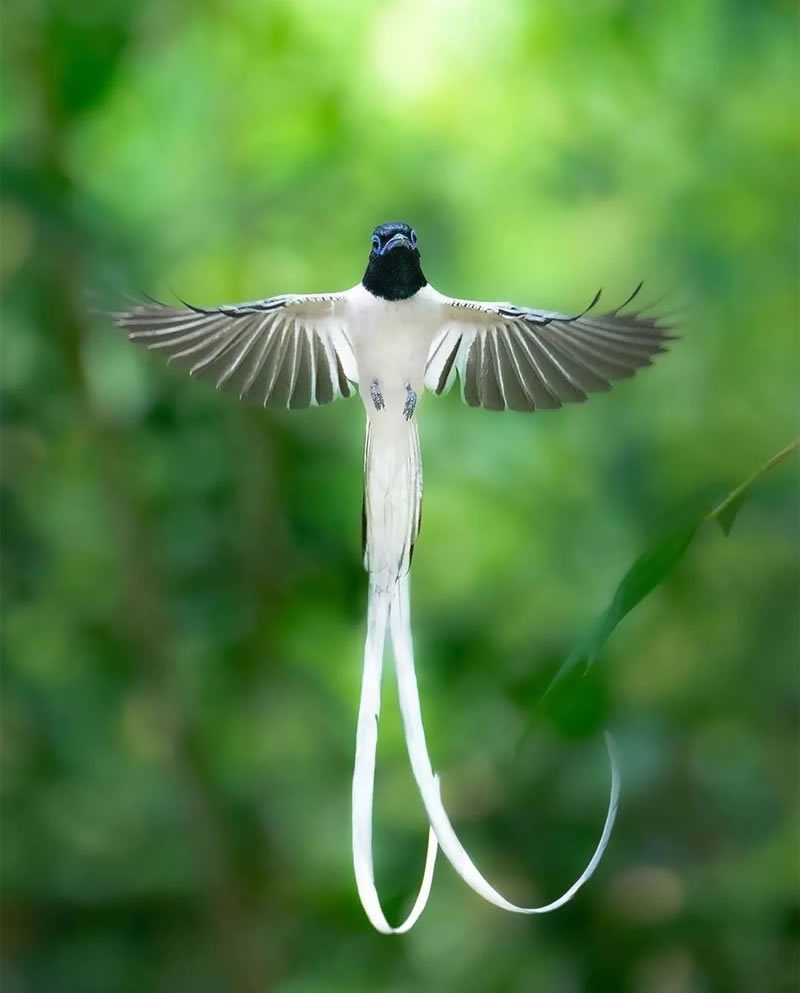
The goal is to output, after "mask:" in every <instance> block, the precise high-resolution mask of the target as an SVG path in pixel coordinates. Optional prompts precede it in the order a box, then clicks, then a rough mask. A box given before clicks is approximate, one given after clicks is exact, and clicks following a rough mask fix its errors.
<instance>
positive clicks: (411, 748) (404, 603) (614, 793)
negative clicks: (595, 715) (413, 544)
mask: <svg viewBox="0 0 800 993" xmlns="http://www.w3.org/2000/svg"><path fill="white" fill-rule="evenodd" d="M389 617H390V629H391V635H392V647H393V652H394V662H395V673H396V676H397V690H398V694H399V697H400V710H401V712H402V716H403V725H404V727H405V732H406V744H407V746H408V755H409V759H410V760H411V769H412V771H413V773H414V778H415V779H416V781H417V786H418V787H419V791H420V793H421V795H422V801H423V803H424V804H425V809H426V811H427V813H428V818H429V820H430V823H431V826H432V828H433V830H434V831H435V832H436V840H437V841H438V843H439V846H440V847H441V849H442V852H443V853H444V855H445V856H446V857H447V859H448V860H449V861H450V863H451V864H452V866H453V868H454V869H455V870H456V872H457V873H458V874H459V875H460V876H461V878H462V879H463V880H464V882H465V883H466V884H467V885H468V886H469V887H471V888H472V889H473V890H475V892H476V893H478V894H479V895H480V896H482V897H483V898H484V900H488V902H489V903H492V904H494V905H495V906H496V907H500V908H501V909H502V910H509V911H512V912H514V913H518V914H546V913H549V912H550V911H552V910H556V909H557V908H558V907H561V906H563V905H564V904H565V903H567V902H568V901H569V900H571V899H572V897H573V896H574V895H575V894H576V893H577V892H578V890H579V889H580V888H581V886H583V884H584V883H585V882H586V881H587V880H588V879H589V878H590V876H591V875H592V873H593V872H594V870H595V869H596V868H597V864H598V863H599V861H600V859H601V858H602V856H603V852H604V851H605V849H606V845H607V844H608V840H609V838H610V836H611V830H612V828H613V826H614V819H615V817H616V814H617V803H618V800H619V782H620V780H619V768H618V766H617V759H616V751H615V747H614V742H613V740H612V738H611V735H609V734H606V736H605V738H606V747H607V749H608V758H609V762H610V764H611V793H610V798H609V803H608V812H607V814H606V820H605V824H604V826H603V831H602V834H601V835H600V840H599V842H598V843H597V847H596V848H595V851H594V854H593V855H592V857H591V859H590V860H589V863H588V864H587V866H586V868H585V869H584V870H583V872H582V873H581V875H580V876H579V877H578V879H577V880H576V881H575V882H574V883H573V884H572V885H571V886H570V887H569V889H568V890H566V892H564V893H563V894H562V895H561V896H560V897H559V898H558V899H557V900H554V901H553V902H552V903H548V904H545V905H543V906H540V907H519V906H517V905H516V904H514V903H511V902H510V901H509V900H506V899H505V897H504V896H502V894H500V893H498V892H497V890H496V889H494V887H493V886H491V884H490V883H489V882H487V880H486V879H485V878H484V877H483V875H481V873H480V871H479V870H478V868H477V867H476V865H475V863H474V862H473V861H472V859H471V858H470V857H469V855H468V854H467V851H466V849H465V848H464V846H463V845H462V844H461V842H460V841H459V839H458V836H457V835H456V833H455V830H454V829H453V825H452V824H451V823H450V818H449V817H448V816H447V811H446V810H445V808H444V804H443V803H442V797H441V789H440V786H439V779H438V777H437V776H436V775H435V774H434V772H433V769H432V768H431V761H430V758H429V756H428V749H427V745H426V743H425V730H424V728H423V725H422V713H421V710H420V703H419V691H418V688H417V678H416V674H415V672H414V654H413V647H412V641H411V625H410V618H409V604H408V576H407V575H406V576H403V577H401V578H400V579H399V580H398V581H397V583H396V585H395V587H394V590H393V593H392V600H391V605H390V613H389Z"/></svg>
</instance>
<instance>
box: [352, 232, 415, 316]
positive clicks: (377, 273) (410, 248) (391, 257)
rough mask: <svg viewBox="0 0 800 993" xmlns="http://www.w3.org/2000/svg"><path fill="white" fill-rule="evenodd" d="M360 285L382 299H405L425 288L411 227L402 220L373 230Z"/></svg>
mask: <svg viewBox="0 0 800 993" xmlns="http://www.w3.org/2000/svg"><path fill="white" fill-rule="evenodd" d="M362 282H363V284H364V286H365V287H366V288H367V289H368V290H369V291H370V293H372V294H373V295H374V296H378V297H382V298H383V299H384V300H406V299H408V297H412V296H414V294H415V293H416V292H417V291H418V290H420V289H421V288H422V287H423V286H425V285H426V282H427V280H426V279H425V276H424V275H423V273H422V267H421V265H420V255H419V249H418V248H417V234H416V232H415V231H414V229H413V228H411V227H409V225H408V224H404V223H403V222H402V221H389V222H388V223H386V224H379V225H378V226H377V227H376V228H375V230H374V231H373V232H372V246H371V248H370V253H369V262H368V263H367V271H366V272H365V273H364V279H363V280H362Z"/></svg>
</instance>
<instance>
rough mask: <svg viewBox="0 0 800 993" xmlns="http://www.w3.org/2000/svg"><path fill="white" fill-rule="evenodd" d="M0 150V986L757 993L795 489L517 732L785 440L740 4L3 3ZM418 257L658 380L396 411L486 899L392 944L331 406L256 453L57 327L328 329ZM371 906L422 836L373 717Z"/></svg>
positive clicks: (794, 703) (788, 656) (426, 693)
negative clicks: (571, 664) (402, 250)
mask: <svg viewBox="0 0 800 993" xmlns="http://www.w3.org/2000/svg"><path fill="white" fill-rule="evenodd" d="M3 28H4V30H3V43H4V48H5V52H4V58H3V60H2V74H3V77H2V79H3V94H4V100H3V111H4V112H3V115H2V121H1V122H0V135H1V136H2V149H3V162H2V168H3V173H2V195H3V202H2V256H1V258H0V275H1V277H2V286H3V294H4V321H3V345H2V378H3V393H2V396H3V422H4V426H3V469H4V472H3V487H2V501H3V503H2V507H3V574H2V578H3V587H4V605H3V606H4V609H3V662H4V677H3V700H2V717H3V741H4V747H3V774H2V796H3V811H2V813H3V818H2V865H3V935H2V940H3V953H4V954H3V959H4V965H3V977H2V979H3V984H4V990H5V993H18V991H29V990H36V991H39V990H41V991H45V990H46V991H56V990H58V991H61V990H64V991H66V990H69V991H71V993H72V991H74V993H106V991H109V990H119V991H125V993H127V991H130V993H139V991H142V990H162V991H166V990H169V991H172V990H176V989H178V990H184V989H186V990H192V991H193V993H204V991H218V990H230V991H232V993H250V991H262V990H278V991H281V993H309V991H316V990H325V991H328V990H330V991H338V990H342V991H345V990H346V991H348V993H350V991H358V990H364V991H374V990H381V991H383V990H385V991H391V993H401V991H406V990H412V989H413V990H418V989H422V990H435V991H437V993H438V991H447V990H459V991H473V990H474V991H479V993H483V991H495V990H497V991H527V990H531V989H542V990H553V991H561V990H563V991H577V990H587V991H604V990H625V991H632V993H695V991H696V993H716V991H719V993H723V991H729V990H742V991H751V990H755V989H758V990H763V991H773V990H775V991H777V990H784V989H790V988H792V987H793V985H794V982H795V979H796V976H795V971H796V948H795V943H796V937H797V920H798V916H797V859H796V854H797V853H796V840H795V833H796V823H797V822H796V806H797V785H798V780H797V771H798V770H797V755H796V747H795V746H796V727H797V717H798V696H797V688H798V687H797V663H798V637H799V632H798V621H797V594H798V570H797V554H798V542H797V538H798V533H797V532H798V514H797V509H798V508H797V496H798V490H797V484H798V479H797V466H796V462H787V463H786V464H785V465H784V466H782V467H781V468H780V469H778V470H776V471H775V472H774V473H773V474H772V475H771V476H770V478H769V479H768V480H765V482H764V484H763V486H762V487H761V489H760V490H759V491H758V492H757V493H755V494H754V496H753V498H752V499H751V501H750V502H749V503H748V505H747V506H746V507H745V508H744V509H743V510H742V512H741V515H740V517H739V519H738V520H737V524H736V529H735V530H734V533H733V535H732V536H731V537H730V538H727V539H726V538H724V537H723V535H722V534H721V533H720V532H718V531H714V530H712V529H705V530H704V531H703V532H702V533H701V534H699V535H698V537H697V538H696V539H695V542H694V543H693V546H692V548H691V549H690V551H689V552H688V553H687V555H686V557H685V558H684V559H683V561H682V562H681V563H680V565H679V566H678V567H677V568H676V569H675V570H674V572H673V573H672V574H671V576H670V577H669V579H668V581H667V582H665V584H664V585H662V586H661V587H659V589H658V590H657V591H656V592H655V593H654V595H653V596H652V597H651V598H650V599H649V600H648V601H647V602H646V603H644V604H643V605H642V606H640V607H639V608H637V610H636V611H635V612H634V613H632V614H631V615H630V617H629V618H628V619H627V620H626V623H625V625H624V626H622V627H621V628H620V629H619V630H618V631H617V632H616V634H615V635H614V637H613V638H612V640H611V641H610V642H609V643H608V644H607V645H606V646H605V648H604V649H603V665H602V666H597V667H595V669H594V670H593V672H592V675H591V677H590V678H587V679H583V680H578V681H575V682H574V685H571V687H570V689H571V692H570V693H567V694H562V696H561V697H560V700H561V702H560V703H559V705H558V707H555V708H551V709H549V710H548V711H547V713H546V714H545V715H543V716H542V718H541V720H537V721H534V722H533V726H532V727H531V715H532V714H533V713H534V712H535V708H536V704H537V702H538V700H539V699H540V696H541V693H542V691H543V690H544V688H545V686H546V685H547V683H548V680H549V679H550V678H551V677H552V675H553V673H554V672H555V671H556V668H557V666H558V664H559V662H560V661H561V660H562V659H563V658H564V657H565V656H566V655H567V653H568V651H569V649H570V647H571V645H572V643H573V642H574V640H575V637H576V635H577V634H578V633H579V632H580V631H581V630H582V629H583V628H585V626H586V624H587V623H588V622H589V621H590V620H591V618H593V617H594V616H596V615H597V613H598V612H599V611H600V609H602V607H603V606H604V605H605V604H606V603H608V601H609V598H610V596H611V594H612V593H613V589H614V585H615V583H616V581H617V580H618V579H619V577H620V576H621V575H622V574H623V573H624V571H625V569H626V568H627V566H628V565H629V564H630V562H631V561H632V560H633V559H634V557H635V555H636V554H637V552H639V551H640V550H641V549H642V548H643V547H645V545H646V544H647V543H648V541H649V540H650V538H651V537H652V536H653V535H654V534H656V533H658V532H659V531H660V530H661V529H662V528H663V527H664V525H665V521H667V520H671V519H672V517H673V515H674V514H676V513H679V512H682V511H683V510H684V509H685V508H686V507H687V506H691V505H696V504H698V503H702V502H703V501H708V500H711V499H714V498H715V497H718V496H720V495H722V494H724V493H725V492H726V491H727V490H728V489H729V488H730V487H731V486H732V485H734V484H736V483H738V482H740V481H741V480H742V479H744V478H746V477H747V476H748V475H749V474H750V473H751V472H752V471H753V470H754V469H755V468H756V467H757V466H758V465H760V464H761V463H762V462H763V461H764V459H765V458H766V457H767V456H769V455H771V454H772V453H773V452H774V451H776V450H778V449H779V448H780V447H781V446H782V445H783V444H785V443H786V442H787V441H788V440H789V439H790V438H791V436H792V435H793V434H794V433H795V432H796V427H797V421H798V399H797V398H798V395H799V394H798V391H797V388H798V371H799V366H800V362H799V359H800V356H799V355H798V337H797V336H798V309H797V282H796V280H797V272H798V251H797V240H796V231H797V228H796V223H797V207H798V196H797V192H798V191H797V174H798V158H799V157H798V137H797V127H796V124H797V109H798V108H797V98H796V93H797V90H798V86H797V84H798V64H797V63H798V57H797V48H796V38H797V33H796V29H797V24H796V11H795V9H794V6H793V5H790V4H788V3H781V2H772V3H760V2H755V0H708V2H705V3H698V2H696V0H675V2H673V3H669V4H667V3H656V2H654V0H648V2H632V0H588V2H587V0H584V2H581V3H578V2H558V3H557V2H555V0H542V2H537V3H534V4H531V3H528V2H526V0H502V2H497V3H490V2H488V0H466V2H464V3H459V4H456V3H454V2H450V0H391V2H385V3H380V4H374V5H370V4H358V3H341V2H334V0H292V2H289V0H282V2H275V3H264V2H262V0H230V2H229V3H227V4H219V3H203V4H190V3H188V2H185V0H183V2H181V0H170V2H161V3H155V2H153V0H136V2H133V0H103V2H102V3H98V4H79V3H75V2H74V0H69V2H68V0H26V2H25V3H21V2H18V3H16V4H13V3H10V4H7V5H6V10H5V16H4V24H3ZM389 218H402V219H406V220H408V221H409V222H411V223H413V224H414V225H415V226H416V228H417V230H418V232H419V237H420V243H421V248H422V252H423V263H424V266H425V268H426V272H427V274H428V276H429V278H430V279H431V280H432V281H433V282H434V284H435V285H436V286H437V287H438V288H440V289H441V290H443V291H444V292H449V293H453V294H457V295H466V296H474V297H479V298H485V299H486V298H488V299H498V298H508V299H511V300H515V301H518V302H521V303H526V302H527V303H531V304H533V305H537V306H542V307H551V308H560V309H567V310H569V309H571V308H574V307H577V306H580V305H581V304H585V303H586V302H588V300H589V299H590V298H591V295H592V293H593V292H594V290H595V289H596V287H597V286H598V285H603V286H604V287H605V288H606V293H607V295H608V296H609V298H610V299H611V301H612V302H617V301H618V300H621V299H624V297H625V296H627V294H628V292H629V291H630V289H631V288H632V286H633V285H634V284H635V283H636V282H637V281H638V280H639V279H640V278H642V277H644V278H646V279H647V280H648V285H649V287H650V288H651V292H652V293H653V295H657V294H658V293H659V292H661V291H663V290H668V291H671V292H670V293H669V294H668V298H667V301H666V302H665V304H663V306H670V305H672V304H674V303H678V304H681V305H684V309H683V311H682V316H681V325H682V332H683V338H682V340H681V341H680V342H678V343H677V344H676V345H675V347H674V349H673V351H672V353H671V354H670V355H669V356H667V357H666V358H665V359H663V360H661V361H660V362H659V363H658V364H657V366H656V367H655V368H654V369H653V370H648V371H647V372H645V373H643V374H641V375H640V376H637V378H636V379H635V380H633V381H632V382H628V383H623V384H622V385H620V386H618V387H617V388H616V389H615V390H614V391H613V392H612V393H610V394H609V395H607V396H600V397H596V398H593V399H592V400H591V402H590V403H589V404H588V405H587V406H586V407H573V408H568V409H565V410H563V411H561V412H559V413H556V414H553V413H544V414H541V415H537V416H535V417H532V418H531V417H527V416H524V415H512V414H509V415H504V416H498V415H496V414H492V413H487V412H481V411H473V410H467V409H464V408H462V407H461V405H460V401H459V399H458V397H457V396H456V395H455V394H453V395H451V396H449V397H447V398H445V399H442V400H439V399H436V398H430V397H429V398H428V399H427V400H426V401H425V402H424V403H423V405H422V408H421V411H420V424H421V431H422V436H423V451H424V455H425V465H426V494H425V514H424V528H423V532H422V536H421V540H420V543H419V546H418V548H417V552H416V555H415V562H414V584H413V600H414V602H413V611H414V627H415V634H416V644H417V654H418V664H419V667H420V682H421V689H422V694H423V707H424V711H425V714H426V720H427V722H428V726H429V736H430V743H431V749H432V752H433V758H434V764H435V766H436V767H437V769H438V771H439V772H440V773H441V775H442V782H443V789H444V793H445V799H446V801H447V802H448V805H449V807H450V808H451V810H452V812H453V816H454V819H455V820H456V821H457V823H458V826H459V828H460V829H461V830H462V831H463V834H464V836H465V839H466V841H467V843H468V846H469V847H471V849H472V850H474V852H475V856H476V859H477V860H478V861H479V863H480V864H481V866H482V867H484V868H485V870H486V872H487V874H488V875H489V877H490V878H491V879H492V880H493V881H496V882H497V884H498V885H499V886H500V887H501V889H504V890H505V891H506V892H508V893H509V895H510V896H512V897H514V898H516V899H518V900H519V901H523V902H525V901H528V902H530V901H534V900H537V899H542V900H544V899H550V898H552V897H553V896H555V895H556V894H557V893H558V892H560V891H561V889H562V888H563V887H564V885H566V883H567V882H568V881H570V880H571V879H572V878H574V876H575V875H576V874H577V873H578V871H579V870H580V868H581V867H582V865H583V863H584V861H585V859H586V857H587V854H588V853H589V852H590V851H591V848H592V846H593V844H594V842H595V840H596V837H597V833H598V831H599V829H600V825H601V822H602V817H603V810H604V802H605V798H606V790H607V771H606V769H605V767H604V765H603V754H602V745H601V743H600V739H599V733H598V732H599V729H600V728H602V727H603V726H606V725H609V726H610V727H612V729H613V730H614V731H615V733H616V735H617V738H618V741H619V746H620V753H621V759H622V764H623V793H622V805H621V809H620V816H619V820H618V823H617V827H616V829H615V834H614V837H613V839H612V843H611V846H610V848H609V851H608V853H607V855H606V858H605V860H604V862H603V864H602V865H601V868H600V870H599V872H598V874H597V876H596V877H595V879H594V880H593V881H592V882H591V884H590V885H589V886H588V887H587V888H586V889H585V890H584V891H583V892H582V893H581V894H580V895H579V897H578V898H577V899H576V900H575V901H574V902H573V903H572V904H571V905H569V906H568V907H567V908H565V909H564V910H563V911H560V912H559V913H558V914H555V915H553V916H552V917H547V918H541V919H533V920H528V919H520V918H515V917H510V916H508V915H504V914H502V913H501V912H499V911H496V910H494V909H492V908H490V907H488V906H486V905H484V904H483V903H482V902H481V901H480V900H479V899H478V898H477V897H475V896H474V895H472V894H471V893H469V892H468V891H467V890H466V889H465V887H464V886H462V885H461V884H460V882H459V881H458V880H457V879H456V878H455V876H454V874H453V873H452V872H450V871H448V870H447V869H446V868H444V867H442V868H440V872H439V874H438V876H437V880H436V883H435V886H434V892H433V897H432V900H431V904H430V906H429V908H428V910H427V911H426V913H425V915H424V917H423V918H422V921H421V923H420V925H419V926H418V927H417V929H415V930H414V931H413V932H412V933H411V934H410V935H409V936H407V937H405V938H403V939H392V940H387V939H384V938H382V937H380V936H378V935H376V934H374V933H372V931H371V930H370V929H369V927H368V925H367V922H366V920H365V918H364V916H363V914H362V912H361V910H360V907H359V906H358V903H357V899H356V895H355V887H354V884H353V881H352V876H351V868H350V855H349V838H348V832H349V777H350V772H351V765H352V754H353V732H354V724H355V712H356V704H357V692H358V682H359V657H360V652H361V641H362V635H363V614H364V605H365V588H364V585H365V584H364V576H363V573H362V571H361V564H360V561H359V502H360V479H359V473H360V459H361V453H360V446H361V433H362V411H361V408H360V405H359V402H358V400H351V401H349V402H347V403H340V404H338V405H335V406H334V407H332V408H330V409H323V410H312V411H307V412H303V411H300V412H291V413H286V414H285V415H282V414H275V413H269V414H266V413H264V412H263V411H261V410H259V409H257V408H256V409H253V408H248V407H245V406H237V405H236V404H235V403H233V402H232V401H231V400H230V398H229V397H226V396H219V395H217V394H215V393H214V392H213V390H209V389H207V388H204V387H203V386H202V385H201V384H197V383H193V382H190V381H184V379H182V378H181V377H180V376H179V375H178V374H175V373H172V372H170V371H168V370H165V369H163V368H162V367H161V365H160V364H159V362H158V361H157V360H156V359H151V358H148V357H147V356H146V355H143V354H142V353H140V352H138V351H134V349H132V348H130V347H129V346H128V345H126V343H125V342H124V341H122V340H121V339H120V338H119V336H117V335H115V334H114V333H113V332H112V331H110V330H109V328H108V327H107V326H104V325H103V322H102V321H100V322H98V321H97V320H93V319H91V318H90V317H89V315H88V311H87V307H86V305H85V299H84V291H85V290H86V288H87V287H108V286H116V287H130V288H132V289H146V290H148V291H150V292H152V293H154V294H156V295H159V294H169V292H170V287H174V288H175V290H176V291H177V292H179V293H180V294H181V295H182V296H184V297H187V298H189V299H191V300H196V301H197V302H200V303H215V302H222V301H234V300H237V299H252V298H254V297H259V296H264V295H269V294H271V293H276V292H286V291H300V292H302V291H312V290H324V289H335V288H339V287H344V286H347V285H350V284H352V283H354V282H355V281H356V280H357V279H358V278H359V276H360V274H361V271H362V267H363V265H364V262H365V259H366V253H367V250H368V241H369V233H370V230H371V228H372V226H373V224H375V223H377V222H379V221H382V220H386V219H389ZM389 696H390V699H389V700H387V704H386V706H385V709H384V715H383V716H382V725H381V754H380V767H379V783H378V811H377V817H378V822H377V828H376V833H377V838H378V851H377V867H378V876H379V886H380V889H381V892H382V893H385V894H386V901H385V902H386V907H387V913H389V914H390V915H391V916H392V917H393V918H395V919H396V918H398V917H399V915H400V913H401V910H402V909H403V907H404V906H406V905H407V902H408V900H409V898H410V897H411V895H412V893H413V891H414V888H415V885H416V881H417V879H418V875H419V871H420V869H421V864H422V856H423V851H424V837H425V831H424V817H423V814H422V811H421V809H420V804H419V802H418V800H417V799H416V794H415V790H414V788H413V784H412V782H411V777H410V773H409V772H408V769H407V763H406V759H405V756H404V746H403V741H402V734H401V731H400V727H399V721H398V719H397V717H396V715H395V713H394V708H393V706H392V700H391V694H389Z"/></svg>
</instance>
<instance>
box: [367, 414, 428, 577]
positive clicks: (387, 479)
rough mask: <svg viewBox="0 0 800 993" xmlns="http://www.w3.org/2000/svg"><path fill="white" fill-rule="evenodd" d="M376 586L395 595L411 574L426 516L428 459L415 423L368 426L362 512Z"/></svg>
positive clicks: (378, 421) (387, 422) (393, 421)
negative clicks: (399, 580) (424, 483)
mask: <svg viewBox="0 0 800 993" xmlns="http://www.w3.org/2000/svg"><path fill="white" fill-rule="evenodd" d="M362 515H363V516H362V524H363V532H362V537H363V546H364V547H363V552H364V568H365V569H366V570H367V572H368V573H369V576H370V585H371V586H372V585H374V586H376V587H378V588H379V589H382V590H387V591H388V590H390V589H391V588H392V586H393V584H394V582H395V580H397V578H398V577H399V576H402V575H403V574H404V573H407V572H408V569H409V566H410V565H411V557H412V555H413V553H414V544H415V542H416V540H417V535H418V534H419V528H420V522H421V517H422V457H421V455H420V450H419V432H418V431H417V424H416V421H415V420H413V419H412V420H408V421H407V420H405V418H401V417H398V418H389V417H381V418H378V419H376V420H375V421H374V422H372V421H369V420H368V421H367V437H366V441H365V444H364V504H363V512H362Z"/></svg>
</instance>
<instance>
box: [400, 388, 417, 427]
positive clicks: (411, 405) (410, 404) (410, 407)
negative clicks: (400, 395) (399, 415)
mask: <svg viewBox="0 0 800 993" xmlns="http://www.w3.org/2000/svg"><path fill="white" fill-rule="evenodd" d="M416 409H417V394H416V393H415V392H414V390H412V389H411V387H410V386H406V402H405V406H404V407H403V417H405V419H406V420H407V421H410V420H411V418H412V417H413V416H414V411H415V410H416Z"/></svg>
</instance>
